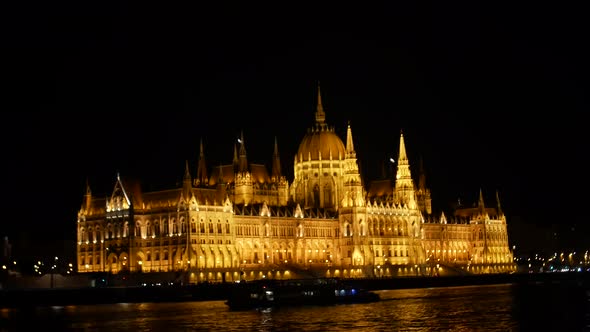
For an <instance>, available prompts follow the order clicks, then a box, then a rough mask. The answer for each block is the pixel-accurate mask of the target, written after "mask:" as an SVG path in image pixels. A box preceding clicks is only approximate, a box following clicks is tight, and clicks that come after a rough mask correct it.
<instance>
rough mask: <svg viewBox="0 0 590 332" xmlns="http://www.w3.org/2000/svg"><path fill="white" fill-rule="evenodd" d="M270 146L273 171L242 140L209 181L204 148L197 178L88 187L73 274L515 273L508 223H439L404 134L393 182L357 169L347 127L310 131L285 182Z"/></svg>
mask: <svg viewBox="0 0 590 332" xmlns="http://www.w3.org/2000/svg"><path fill="white" fill-rule="evenodd" d="M280 165H281V163H280V159H279V153H278V147H277V142H276V140H275V146H274V153H273V162H272V169H271V172H270V173H269V172H268V171H267V169H266V166H265V165H261V164H253V163H249V162H248V160H247V154H246V145H245V141H244V137H243V135H242V137H241V139H240V145H239V147H238V146H235V147H234V158H233V162H232V164H230V165H220V166H217V167H213V168H212V170H211V172H210V175H209V172H208V168H207V164H206V163H205V154H204V149H203V144H202V142H201V144H200V158H199V164H198V166H197V172H196V176H195V177H192V176H191V174H190V171H189V170H190V167H189V165H188V163H187V165H186V171H185V175H184V181H183V185H182V187H180V188H172V189H170V190H163V191H155V192H143V191H142V190H141V188H140V187H139V185H138V184H136V183H129V182H126V181H124V180H123V179H121V178H120V177H119V176H117V178H116V181H115V185H114V190H113V192H112V194H111V195H110V197H108V198H98V197H94V196H93V195H92V193H91V191H90V188H89V187H88V188H87V192H86V195H85V197H84V199H83V204H82V207H81V208H80V211H79V213H78V218H77V234H78V235H77V237H78V241H77V259H78V266H77V267H78V271H79V272H110V273H121V272H140V271H141V272H144V273H147V272H182V273H183V274H184V275H186V276H187V280H188V281H189V282H199V281H205V280H207V281H230V280H238V279H241V278H246V279H255V278H262V277H270V278H290V277H301V276H303V275H314V276H339V277H362V276H370V277H375V276H377V277H379V276H402V275H438V274H440V273H497V272H509V271H514V270H515V265H514V263H513V257H512V252H511V250H510V248H509V245H508V235H507V225H506V217H505V215H504V214H503V212H502V210H501V209H500V204H499V200H498V202H497V203H496V207H494V208H490V207H486V206H485V204H484V201H483V195H482V194H481V192H480V200H479V202H478V203H477V205H476V206H475V207H470V208H463V207H459V208H457V209H456V210H455V211H453V215H452V216H450V217H447V216H445V214H444V213H440V215H434V214H433V212H432V207H431V195H430V190H429V189H428V188H427V187H426V185H425V181H424V176H423V174H420V177H419V181H418V184H417V185H416V184H415V183H414V180H413V178H412V174H411V172H410V162H409V160H408V157H407V155H406V148H405V143H404V136H403V134H401V135H400V144H399V156H398V160H397V172H396V176H395V179H387V180H381V181H373V182H371V183H370V184H369V185H368V186H367V187H368V188H367V189H365V185H364V184H363V182H362V180H361V174H360V173H359V168H358V163H357V158H356V152H355V149H354V144H353V136H352V129H351V127H350V126H348V128H347V134H346V143H344V142H343V141H342V140H341V139H340V138H339V137H338V136H337V135H336V134H335V132H334V129H333V128H330V127H329V126H328V125H327V124H326V121H325V113H324V110H323V107H322V102H321V96H320V93H319V88H318V102H317V109H316V112H315V124H314V126H313V127H312V128H311V129H309V131H308V133H307V134H306V135H305V137H304V138H303V140H302V141H301V144H300V146H299V149H298V151H297V154H296V155H295V158H294V179H293V181H292V182H291V183H289V182H288V181H287V179H286V178H285V176H283V175H282V173H281V168H280Z"/></svg>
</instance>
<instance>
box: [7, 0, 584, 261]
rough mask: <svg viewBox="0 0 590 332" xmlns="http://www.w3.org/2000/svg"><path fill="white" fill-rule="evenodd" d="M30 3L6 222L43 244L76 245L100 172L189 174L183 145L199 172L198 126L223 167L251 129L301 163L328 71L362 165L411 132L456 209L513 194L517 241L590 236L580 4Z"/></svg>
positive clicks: (16, 79)
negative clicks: (81, 214) (300, 150)
mask: <svg viewBox="0 0 590 332" xmlns="http://www.w3.org/2000/svg"><path fill="white" fill-rule="evenodd" d="M15 6H17V7H18V8H17V7H14V8H9V9H10V10H8V11H5V12H4V15H5V16H6V17H4V20H3V23H2V24H3V29H2V30H3V32H2V34H3V43H2V53H3V58H4V60H3V64H4V65H3V68H2V76H1V77H2V78H1V79H2V81H3V83H4V84H3V86H4V88H3V90H2V91H3V94H4V97H3V98H2V103H3V104H4V106H3V107H2V108H3V110H4V112H3V113H2V116H3V120H2V124H3V126H2V127H3V128H2V129H3V130H2V134H1V135H2V142H3V151H4V158H3V160H4V163H3V166H4V167H3V168H4V170H5V173H4V174H5V175H4V178H5V181H4V191H5V192H7V193H10V196H9V198H8V200H7V201H5V202H7V203H8V204H7V205H6V206H5V211H6V212H8V213H7V214H5V218H4V221H3V222H2V229H0V234H8V235H9V236H11V237H12V238H13V239H15V241H21V240H22V241H21V242H22V243H24V244H23V245H22V247H27V250H29V251H31V252H41V251H43V250H41V245H40V244H35V241H36V240H38V239H44V240H43V241H44V242H42V243H47V244H50V245H51V248H54V249H53V250H54V251H56V252H59V251H63V250H65V251H70V250H71V249H70V248H71V243H73V240H74V239H75V220H76V212H77V210H78V208H79V206H80V204H81V200H82V195H83V193H84V185H85V182H86V179H88V180H89V182H90V185H91V188H92V190H93V193H95V194H96V195H108V194H110V190H112V187H113V185H114V180H115V177H116V173H117V172H120V173H121V176H123V177H126V176H129V177H137V178H139V179H140V180H142V182H143V183H144V189H145V190H150V189H159V188H163V187H170V186H174V185H175V183H176V182H177V181H179V180H180V179H181V176H182V174H183V169H184V162H185V160H188V161H189V162H190V164H191V166H192V167H193V169H192V170H193V172H194V171H195V168H196V160H197V157H198V144H199V140H200V139H203V142H204V145H205V153H206V157H207V159H208V161H209V166H215V165H218V164H220V163H228V162H229V161H230V160H231V157H232V152H233V144H234V142H235V140H236V138H237V137H238V136H239V135H240V132H241V131H243V133H244V137H245V140H246V148H247V151H248V158H249V160H250V161H251V162H258V163H267V164H268V162H269V161H270V158H271V155H272V148H273V142H274V137H275V136H276V137H277V139H278V143H279V149H280V153H281V157H282V164H283V165H282V166H283V170H284V171H285V173H287V174H288V175H292V167H293V155H294V153H295V152H296V149H297V146H298V144H299V142H300V140H301V138H302V137H303V135H304V134H305V132H306V129H307V128H308V127H310V126H311V125H312V123H313V112H314V111H315V94H316V82H317V80H320V81H321V87H322V98H323V102H324V107H325V111H326V114H327V122H328V123H329V124H331V125H333V126H335V127H336V131H337V133H338V134H340V136H341V137H342V138H344V135H345V129H346V124H347V123H350V124H351V126H352V130H353V135H354V139H355V147H356V150H357V154H358V157H359V159H360V163H361V169H362V170H363V172H364V177H365V181H367V180H370V179H374V178H376V177H378V176H379V175H380V170H381V163H382V162H384V161H386V160H388V159H389V158H390V157H396V156H397V149H398V143H399V133H400V130H403V131H404V135H405V138H406V147H407V150H408V153H409V155H410V158H411V160H410V161H411V162H412V163H413V164H415V165H417V163H418V159H419V158H422V159H423V161H424V166H425V169H426V175H427V184H428V185H429V186H430V188H431V190H432V192H433V195H434V199H435V202H434V204H435V206H437V207H438V208H439V209H446V208H448V206H449V204H450V203H453V202H455V201H456V200H457V199H458V198H461V199H462V201H464V202H465V201H467V202H472V201H474V200H475V199H476V198H477V195H478V192H479V189H480V188H481V189H482V190H483V192H484V195H485V196H486V198H487V199H488V200H489V201H493V199H494V195H495V191H496V190H498V191H499V192H500V196H501V199H502V204H503V208H504V210H505V211H506V213H507V215H508V218H509V220H508V222H509V225H510V228H511V229H512V231H513V232H514V233H515V234H516V235H515V240H514V241H515V242H516V244H519V245H520V244H521V243H522V244H523V246H525V247H526V246H528V247H535V246H542V245H544V244H546V243H547V241H546V240H547V238H545V237H544V236H545V235H544V234H545V230H548V229H549V230H551V232H549V233H550V234H553V233H555V234H553V238H551V239H552V241H553V240H555V239H557V238H559V240H560V242H559V245H560V246H567V245H568V244H570V245H571V244H572V243H573V242H572V241H574V240H572V239H574V238H575V241H578V242H583V240H581V239H585V238H587V237H588V238H590V236H584V235H585V234H588V229H589V227H588V225H587V223H588V222H587V220H586V219H587V218H586V217H585V215H586V214H587V213H586V211H585V208H584V207H585V206H586V198H585V196H586V195H584V194H583V193H584V192H585V191H586V190H587V188H588V185H589V181H588V176H587V173H586V172H587V170H588V157H587V153H586V151H587V147H586V141H587V139H586V136H587V134H586V128H587V126H586V121H584V120H585V117H584V112H585V111H587V110H588V106H589V103H588V91H589V84H588V80H587V77H588V74H589V70H588V69H589V68H588V62H587V59H588V58H589V57H588V55H589V54H588V51H587V50H586V48H585V45H584V44H585V39H586V36H587V34H586V33H587V31H589V30H588V21H587V20H586V19H585V17H584V15H583V12H584V11H583V10H582V8H573V7H568V6H567V5H566V4H562V5H559V6H558V5H556V4H551V6H549V4H541V3H534V4H525V3H519V4H502V3H501V2H500V3H498V2H495V3H493V4H491V3H489V4H488V3H486V4H480V3H472V2H458V3H452V4H451V3H441V2H437V3H416V2H379V3H374V4H372V5H364V6H362V7H344V6H342V7H336V6H332V7H329V8H327V6H323V7H322V6H318V5H317V4H314V5H310V6H304V5H302V4H299V5H298V6H292V7H290V6H288V5H286V4H284V5H282V6H279V5H276V4H274V5H268V4H266V5H265V6H262V5H253V4H252V3H248V4H247V5H246V4H217V5H208V6H203V5H196V4H193V5H181V4H168V3H149V2H143V3H141V4H135V3H131V2H124V1H122V2H116V3H114V2H100V3H98V2H96V3H94V2H84V3H82V4H81V3H79V2H62V3H59V4H55V3H45V4H37V5H31V6H30V7H29V6H26V5H24V4H21V5H15ZM252 6H254V7H252ZM25 7H26V8H25ZM7 13H8V14H7ZM10 13H12V14H14V15H10ZM5 200H6V198H5ZM527 227H528V229H531V227H532V228H533V229H536V230H537V232H536V233H533V235H523V233H522V231H521V230H522V229H524V228H527ZM535 234H536V235H535ZM535 237H536V238H538V239H541V240H539V241H533V240H532V238H535ZM575 241H574V242H575ZM578 242H576V243H578ZM525 243H526V244H525ZM584 244H585V245H586V246H588V242H587V241H586V242H584ZM23 250H24V249H23ZM45 251H46V250H45Z"/></svg>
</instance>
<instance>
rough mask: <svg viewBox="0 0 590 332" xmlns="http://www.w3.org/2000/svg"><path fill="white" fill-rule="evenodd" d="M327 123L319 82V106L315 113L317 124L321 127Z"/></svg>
mask: <svg viewBox="0 0 590 332" xmlns="http://www.w3.org/2000/svg"><path fill="white" fill-rule="evenodd" d="M325 121H326V113H324V106H323V105H322V94H321V93H320V81H318V104H317V106H316V112H315V122H316V123H317V124H319V125H324V123H325Z"/></svg>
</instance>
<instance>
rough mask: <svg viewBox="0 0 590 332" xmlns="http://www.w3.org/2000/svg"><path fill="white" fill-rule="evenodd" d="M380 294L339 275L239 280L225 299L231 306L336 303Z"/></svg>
mask: <svg viewBox="0 0 590 332" xmlns="http://www.w3.org/2000/svg"><path fill="white" fill-rule="evenodd" d="M379 300H380V297H379V294H377V293H374V292H371V291H368V290H365V289H360V288H358V287H355V286H354V285H352V284H349V283H347V282H346V281H344V280H341V279H338V278H315V279H284V280H277V279H261V280H254V281H247V282H246V281H241V282H240V283H236V284H235V285H234V287H232V289H231V290H230V292H229V295H228V298H227V300H226V302H225V304H226V305H227V306H229V307H230V309H234V310H244V309H263V308H269V307H281V306H296V305H299V306H301V305H334V304H349V303H367V302H375V301H379Z"/></svg>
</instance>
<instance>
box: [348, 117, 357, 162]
mask: <svg viewBox="0 0 590 332" xmlns="http://www.w3.org/2000/svg"><path fill="white" fill-rule="evenodd" d="M346 154H347V155H349V156H351V157H356V152H355V151H354V144H353V143H352V129H351V128H350V123H349V124H348V128H347V129H346Z"/></svg>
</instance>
